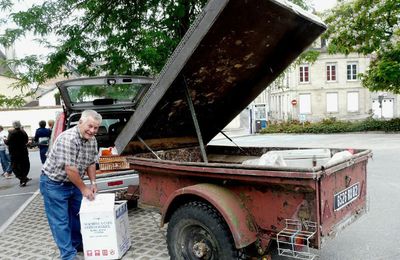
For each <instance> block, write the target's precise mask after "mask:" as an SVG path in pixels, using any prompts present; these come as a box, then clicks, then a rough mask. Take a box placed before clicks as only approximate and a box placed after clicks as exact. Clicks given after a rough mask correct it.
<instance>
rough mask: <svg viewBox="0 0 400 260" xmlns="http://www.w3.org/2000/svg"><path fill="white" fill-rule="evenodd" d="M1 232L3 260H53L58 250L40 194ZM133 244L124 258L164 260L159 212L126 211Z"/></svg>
mask: <svg viewBox="0 0 400 260" xmlns="http://www.w3.org/2000/svg"><path fill="white" fill-rule="evenodd" d="M33 196H34V198H33V200H32V202H31V203H29V204H28V205H27V206H26V208H25V209H23V211H22V212H21V213H20V214H19V215H18V216H17V217H16V219H15V220H14V221H12V223H11V224H10V225H9V226H8V227H6V228H5V230H4V231H3V232H2V233H1V234H0V259H2V260H16V259H18V260H56V259H59V258H58V255H59V253H58V249H57V247H56V245H55V243H54V240H53V237H52V235H51V232H50V229H49V225H48V223H47V219H46V217H45V212H44V206H43V199H42V196H41V195H40V193H37V194H34V195H33ZM128 215H129V222H130V226H129V227H130V232H131V238H132V246H131V248H130V250H129V251H128V252H127V253H126V254H125V255H124V257H123V258H122V259H123V260H132V259H135V260H136V259H138V260H149V259H152V260H153V259H154V260H167V259H169V255H168V251H167V245H166V237H165V234H166V229H165V228H163V229H160V228H159V223H160V217H161V216H160V214H158V213H156V212H154V211H151V210H145V209H131V210H129V212H128Z"/></svg>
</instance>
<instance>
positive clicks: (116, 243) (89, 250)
mask: <svg viewBox="0 0 400 260" xmlns="http://www.w3.org/2000/svg"><path fill="white" fill-rule="evenodd" d="M80 220H81V233H82V239H83V250H84V256H85V259H120V258H122V256H123V255H124V254H125V253H126V252H127V251H128V249H129V248H130V247H131V238H130V234H129V219H128V206H127V203H126V201H115V194H114V193H103V194H97V195H96V199H95V200H93V201H89V200H88V199H86V198H83V200H82V205H81V209H80Z"/></svg>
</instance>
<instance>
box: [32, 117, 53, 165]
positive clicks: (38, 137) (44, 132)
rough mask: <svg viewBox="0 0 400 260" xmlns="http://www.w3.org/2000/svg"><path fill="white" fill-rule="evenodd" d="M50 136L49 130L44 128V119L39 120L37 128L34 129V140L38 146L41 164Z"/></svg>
mask: <svg viewBox="0 0 400 260" xmlns="http://www.w3.org/2000/svg"><path fill="white" fill-rule="evenodd" d="M50 136H51V130H50V129H48V128H46V121H44V120H41V121H39V128H38V129H36V133H35V137H34V141H35V142H36V143H37V145H38V147H39V153H40V160H41V161H42V164H44V162H45V161H46V153H47V150H48V149H49V141H50Z"/></svg>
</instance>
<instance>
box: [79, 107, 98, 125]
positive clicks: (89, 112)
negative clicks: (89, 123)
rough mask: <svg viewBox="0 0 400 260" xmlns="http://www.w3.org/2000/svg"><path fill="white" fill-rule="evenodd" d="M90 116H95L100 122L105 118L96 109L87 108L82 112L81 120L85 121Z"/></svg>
mask: <svg viewBox="0 0 400 260" xmlns="http://www.w3.org/2000/svg"><path fill="white" fill-rule="evenodd" d="M88 118H93V119H94V120H96V121H98V122H99V123H101V121H102V120H103V118H102V117H101V115H100V114H99V113H97V112H96V111H94V110H90V109H89V110H85V111H83V112H82V114H81V118H80V119H79V121H81V122H82V123H83V122H85V121H86V120H88Z"/></svg>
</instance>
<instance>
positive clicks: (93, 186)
mask: <svg viewBox="0 0 400 260" xmlns="http://www.w3.org/2000/svg"><path fill="white" fill-rule="evenodd" d="M90 189H91V190H92V192H93V193H97V185H96V183H92V184H90Z"/></svg>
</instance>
